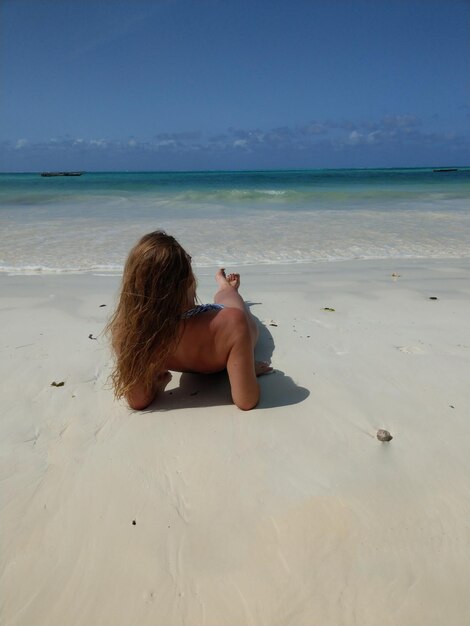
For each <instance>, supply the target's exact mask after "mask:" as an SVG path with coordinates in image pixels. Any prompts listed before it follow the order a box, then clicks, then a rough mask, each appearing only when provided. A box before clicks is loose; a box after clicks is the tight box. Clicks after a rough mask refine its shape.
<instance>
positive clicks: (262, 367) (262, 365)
mask: <svg viewBox="0 0 470 626" xmlns="http://www.w3.org/2000/svg"><path fill="white" fill-rule="evenodd" d="M272 372H273V368H272V367H271V366H270V365H269V363H268V362H267V361H255V374H256V376H264V375H265V374H272Z"/></svg>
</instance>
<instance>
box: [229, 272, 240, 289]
mask: <svg viewBox="0 0 470 626" xmlns="http://www.w3.org/2000/svg"><path fill="white" fill-rule="evenodd" d="M227 282H228V284H229V285H230V286H231V287H234V288H235V289H236V290H237V291H238V288H239V287H240V274H229V275H228V276H227Z"/></svg>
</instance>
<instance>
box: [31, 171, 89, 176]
mask: <svg viewBox="0 0 470 626" xmlns="http://www.w3.org/2000/svg"><path fill="white" fill-rule="evenodd" d="M82 174H83V172H41V176H81V175H82Z"/></svg>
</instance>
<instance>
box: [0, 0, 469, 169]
mask: <svg viewBox="0 0 470 626" xmlns="http://www.w3.org/2000/svg"><path fill="white" fill-rule="evenodd" d="M469 24H470V2H469V1H468V0H448V1H445V2H444V1H443V0H439V1H434V0H310V1H302V0H290V1H288V0H249V1H248V0H247V1H245V0H161V1H160V0H107V1H105V0H79V1H75V0H41V1H40V2H39V1H38V0H2V1H1V2H0V46H1V49H0V51H1V55H0V87H1V96H0V169H1V170H2V171H36V170H43V169H83V170H88V171H91V170H123V169H129V170H139V169H142V170H162V169H163V170H173V169H175V170H187V169H189V170H194V169H262V168H268V169H269V168H309V167H396V166H426V165H430V166H432V165H450V164H455V165H469V164H470V131H469V129H470V106H469V104H470V98H469V91H470V67H469V66H470V54H469V48H470V46H469V41H470V35H469Z"/></svg>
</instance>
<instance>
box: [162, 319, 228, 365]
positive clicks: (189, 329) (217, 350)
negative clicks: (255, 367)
mask: <svg viewBox="0 0 470 626" xmlns="http://www.w3.org/2000/svg"><path fill="white" fill-rule="evenodd" d="M233 311H234V309H230V308H225V309H221V310H220V311H205V312H202V313H199V314H198V315H195V316H193V317H190V318H189V319H187V320H181V327H182V329H181V332H182V335H181V339H180V341H179V343H178V346H177V348H176V351H175V352H174V354H173V355H172V356H171V357H170V358H169V359H168V361H167V363H166V368H167V369H169V370H173V371H176V372H198V373H201V374H210V373H213V372H219V371H221V370H224V369H225V368H226V366H227V360H228V355H229V353H230V349H231V347H232V344H233V341H232V339H233V334H234V324H235V323H236V320H235V319H234V315H233Z"/></svg>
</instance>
